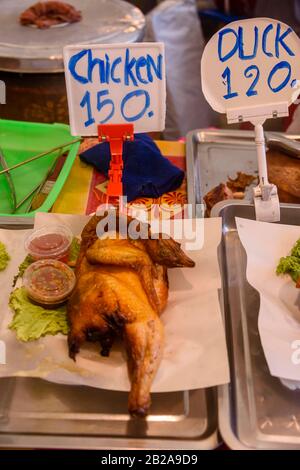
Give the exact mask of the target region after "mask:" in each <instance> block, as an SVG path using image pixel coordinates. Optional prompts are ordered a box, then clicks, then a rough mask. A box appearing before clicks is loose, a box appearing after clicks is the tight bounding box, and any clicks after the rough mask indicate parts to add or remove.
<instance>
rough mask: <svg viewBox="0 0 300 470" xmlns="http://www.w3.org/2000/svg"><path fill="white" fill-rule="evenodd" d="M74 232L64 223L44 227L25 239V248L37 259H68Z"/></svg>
mask: <svg viewBox="0 0 300 470" xmlns="http://www.w3.org/2000/svg"><path fill="white" fill-rule="evenodd" d="M72 239H73V233H72V232H71V230H70V229H69V228H68V227H65V226H64V225H53V226H51V225H50V226H47V227H42V228H40V229H38V230H35V231H34V232H32V233H31V234H30V235H29V236H28V237H27V238H26V239H25V250H26V251H27V252H28V253H29V254H30V255H31V256H32V257H33V259H35V260H39V259H58V260H61V261H67V259H68V253H69V248H70V245H71V243H72Z"/></svg>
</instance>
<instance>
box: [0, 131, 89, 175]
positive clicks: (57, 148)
mask: <svg viewBox="0 0 300 470" xmlns="http://www.w3.org/2000/svg"><path fill="white" fill-rule="evenodd" d="M80 141H81V137H79V138H78V139H74V140H71V142H67V143H66V144H62V145H58V146H57V147H53V149H50V150H47V152H42V153H39V154H38V155H35V156H34V157H31V158H29V159H28V160H24V161H23V162H20V163H17V164H16V165H13V166H11V167H10V168H6V169H5V170H2V171H0V175H2V174H4V173H8V172H9V171H11V170H14V169H16V168H19V167H20V166H23V165H26V163H30V162H33V161H34V160H37V159H38V158H41V157H44V156H45V155H49V154H50V153H53V152H56V151H57V150H60V149H62V148H64V147H69V146H70V145H72V144H76V142H80Z"/></svg>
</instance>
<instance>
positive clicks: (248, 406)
mask: <svg viewBox="0 0 300 470" xmlns="http://www.w3.org/2000/svg"><path fill="white" fill-rule="evenodd" d="M212 215H213V216H220V217H222V221H223V224H222V225H223V237H222V243H221V245H220V248H219V259H220V266H221V274H222V282H223V297H224V315H225V324H226V335H227V345H228V353H229V361H230V373H231V384H230V385H227V386H222V387H219V389H218V400H219V427H220V432H221V435H222V437H223V439H224V441H225V442H226V443H227V444H228V445H229V446H230V447H231V448H233V449H300V392H299V391H291V390H288V389H287V388H285V387H284V386H283V385H282V384H281V382H280V381H279V379H277V378H275V377H272V376H271V375H270V373H269V370H268V366H267V363H266V360H265V357H264V353H263V350H262V346H261V343H260V338H259V334H258V328H257V321H258V312H259V294H258V292H257V291H256V290H255V289H254V288H253V287H251V286H250V284H249V283H248V282H247V279H246V261H247V260H246V253H245V250H244V248H243V246H242V244H241V242H240V240H239V237H238V233H237V230H236V224H235V217H244V218H247V219H254V218H255V212H254V206H253V205H251V204H249V203H247V202H245V201H244V202H242V203H240V202H234V203H232V202H229V201H224V202H222V203H219V204H217V205H216V206H215V207H214V208H213V213H212ZM281 223H282V224H290V225H300V205H299V206H298V205H287V204H282V205H281Z"/></svg>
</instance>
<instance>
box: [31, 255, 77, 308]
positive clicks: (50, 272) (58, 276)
mask: <svg viewBox="0 0 300 470" xmlns="http://www.w3.org/2000/svg"><path fill="white" fill-rule="evenodd" d="M75 282H76V278H75V274H74V272H73V270H72V269H71V268H69V266H67V265H66V264H64V263H62V262H61V261H57V260H51V259H49V260H39V261H36V262H35V263H32V264H31V265H30V266H29V267H28V268H27V269H26V271H25V273H24V276H23V286H24V287H25V289H26V292H27V295H28V297H29V298H30V299H31V300H33V301H34V302H36V303H38V304H41V305H46V306H50V305H58V304H60V303H63V302H65V301H66V300H67V299H68V297H69V296H70V294H71V292H72V290H73V289H74V286H75Z"/></svg>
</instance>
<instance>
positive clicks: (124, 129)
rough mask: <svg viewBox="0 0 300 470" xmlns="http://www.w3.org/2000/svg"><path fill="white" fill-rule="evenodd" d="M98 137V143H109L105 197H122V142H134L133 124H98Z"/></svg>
mask: <svg viewBox="0 0 300 470" xmlns="http://www.w3.org/2000/svg"><path fill="white" fill-rule="evenodd" d="M98 137H99V141H100V142H109V146H110V154H111V159H110V167H109V172H108V176H109V182H108V187H107V196H108V197H119V196H122V195H123V187H122V175H123V142H124V141H126V140H130V141H132V140H134V135H133V124H99V125H98Z"/></svg>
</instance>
